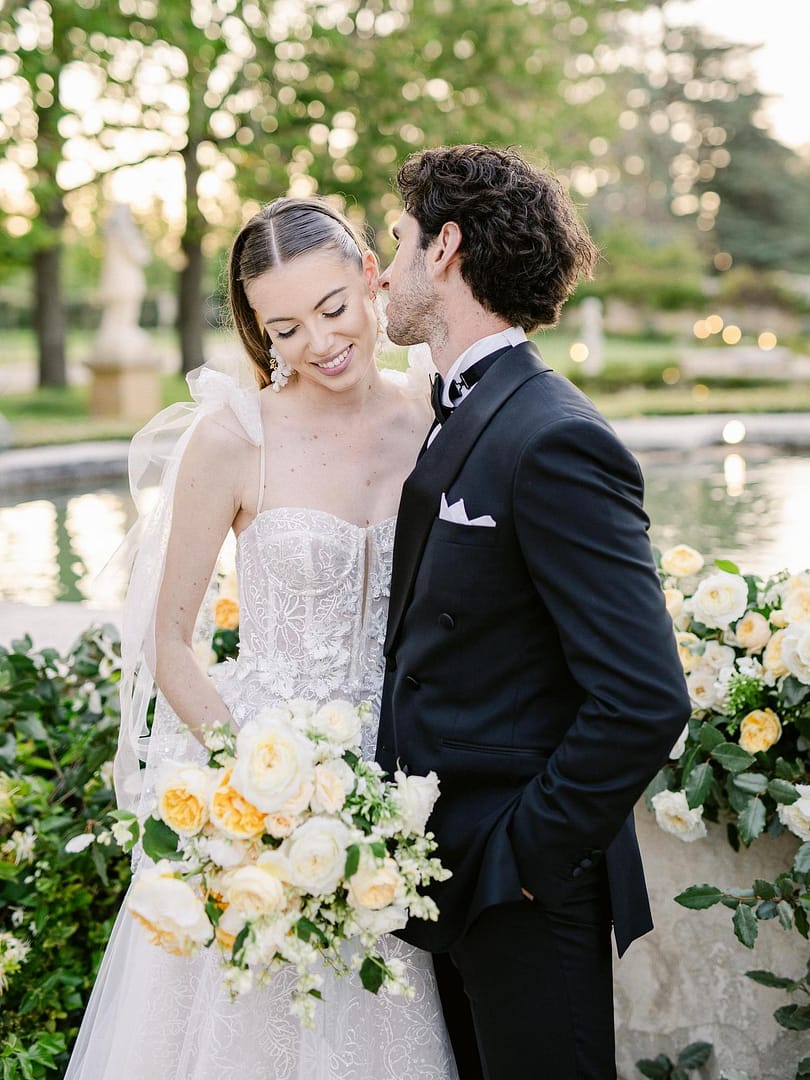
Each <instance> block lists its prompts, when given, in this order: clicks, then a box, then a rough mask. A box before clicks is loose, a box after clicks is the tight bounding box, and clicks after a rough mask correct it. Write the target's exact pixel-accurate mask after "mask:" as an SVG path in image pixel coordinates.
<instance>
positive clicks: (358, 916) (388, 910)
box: [352, 904, 408, 937]
mask: <svg viewBox="0 0 810 1080" xmlns="http://www.w3.org/2000/svg"><path fill="white" fill-rule="evenodd" d="M352 917H353V919H354V922H355V923H356V924H357V925H358V926H359V927H360V929H361V930H364V931H365V932H366V933H367V934H373V935H374V937H379V936H380V934H392V933H393V932H394V931H395V930H402V929H404V927H405V924H406V923H407V922H408V911H407V909H406V908H404V907H400V906H399V904H389V906H388V907H384V908H380V909H379V910H375V909H374V908H355V910H354V912H353V913H352Z"/></svg>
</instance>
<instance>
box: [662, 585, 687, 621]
mask: <svg viewBox="0 0 810 1080" xmlns="http://www.w3.org/2000/svg"><path fill="white" fill-rule="evenodd" d="M664 600H665V601H666V605H667V611H668V612H669V615H670V618H672V619H677V618H678V616H679V615H680V613H681V612H682V611H683V593H682V592H681V590H680V589H664Z"/></svg>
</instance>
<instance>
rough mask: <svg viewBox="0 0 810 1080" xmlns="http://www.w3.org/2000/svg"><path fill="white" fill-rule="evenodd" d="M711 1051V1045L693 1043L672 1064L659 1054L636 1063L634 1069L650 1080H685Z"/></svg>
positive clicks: (702, 1063)
mask: <svg viewBox="0 0 810 1080" xmlns="http://www.w3.org/2000/svg"><path fill="white" fill-rule="evenodd" d="M713 1049H714V1047H713V1046H712V1044H711V1043H707V1042H694V1043H690V1044H689V1045H688V1046H685V1047H684V1048H683V1050H681V1052H680V1053H679V1054H678V1058H677V1061H674V1062H673V1061H672V1060H671V1059H670V1058H669V1057H667V1055H666V1054H659V1055H658V1056H657V1057H656V1058H652V1059H651V1058H642V1059H641V1061H637V1062H636V1068H637V1069H638V1071H639V1072H640V1073H641V1075H642V1076H647V1077H649V1078H650V1080H687V1077H688V1075H689V1073H690V1072H691V1071H692V1070H693V1069H700V1068H702V1066H704V1065H705V1064H706V1062H707V1061H708V1060H709V1058H710V1057H711V1055H712V1050H713Z"/></svg>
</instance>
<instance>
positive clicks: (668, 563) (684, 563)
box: [661, 544, 703, 577]
mask: <svg viewBox="0 0 810 1080" xmlns="http://www.w3.org/2000/svg"><path fill="white" fill-rule="evenodd" d="M661 569H662V570H663V571H664V573H665V574H668V575H669V576H670V577H691V576H692V575H693V574H699V573H700V571H701V570H702V569H703V556H702V555H701V554H700V552H699V551H695V549H694V548H691V547H689V545H688V544H676V546H675V547H672V548H670V549H669V551H665V552H664V554H663V555H662V556H661Z"/></svg>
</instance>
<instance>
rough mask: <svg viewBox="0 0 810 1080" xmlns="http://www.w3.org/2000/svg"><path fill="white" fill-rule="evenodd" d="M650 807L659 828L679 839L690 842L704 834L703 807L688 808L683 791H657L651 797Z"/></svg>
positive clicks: (699, 838)
mask: <svg viewBox="0 0 810 1080" xmlns="http://www.w3.org/2000/svg"><path fill="white" fill-rule="evenodd" d="M652 807H653V810H654V811H655V820H656V822H657V823H658V826H659V828H661V829H663V830H664V832H668V833H672V835H673V836H677V837H678V839H679V840H683V841H684V842H686V843H691V842H692V841H693V840H701V839H702V838H703V837H704V836H705V835H706V825H705V824H704V821H703V807H702V806H698V807H696V809H694V810H690V809H689V806H688V804H687V802H686V792H685V791H659V792H658V794H657V795H653V797H652Z"/></svg>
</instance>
